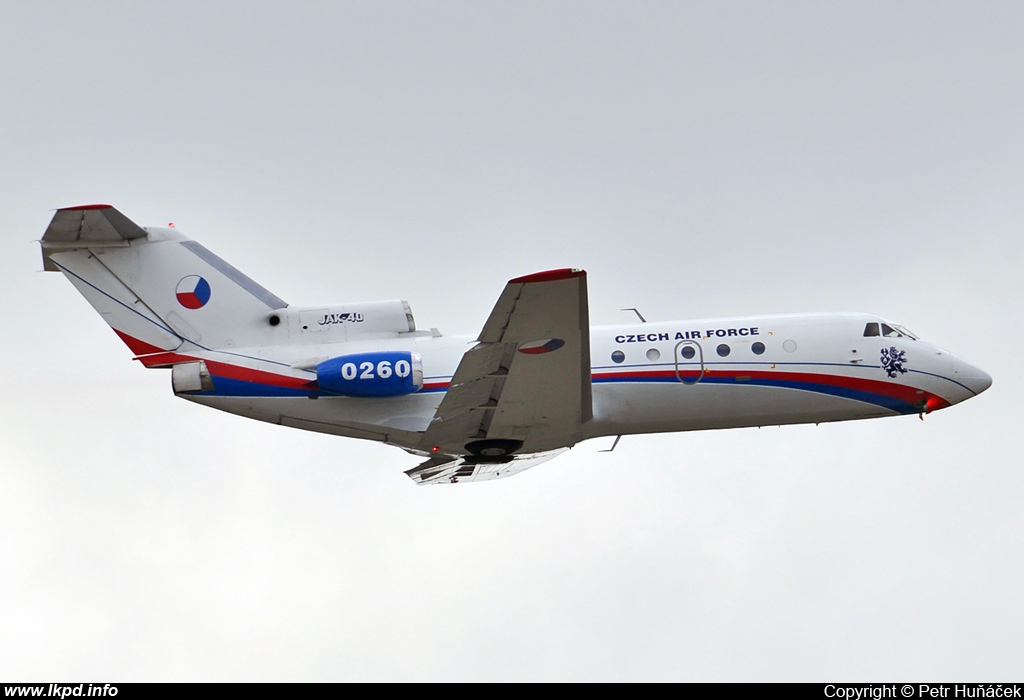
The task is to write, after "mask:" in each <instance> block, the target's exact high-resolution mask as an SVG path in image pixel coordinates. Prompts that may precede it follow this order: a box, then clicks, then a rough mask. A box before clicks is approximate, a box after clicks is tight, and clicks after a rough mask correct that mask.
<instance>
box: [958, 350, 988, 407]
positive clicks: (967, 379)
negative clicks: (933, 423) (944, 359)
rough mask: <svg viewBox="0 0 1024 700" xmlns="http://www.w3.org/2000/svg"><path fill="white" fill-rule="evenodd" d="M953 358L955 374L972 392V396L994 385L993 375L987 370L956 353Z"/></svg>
mask: <svg viewBox="0 0 1024 700" xmlns="http://www.w3.org/2000/svg"><path fill="white" fill-rule="evenodd" d="M951 359H952V360H953V376H954V377H956V381H958V382H959V383H960V384H961V385H962V386H964V387H966V388H967V389H968V390H969V391H970V392H971V395H972V396H977V395H978V394H980V393H981V392H983V391H985V390H986V389H988V388H989V387H990V386H992V377H991V376H990V375H989V374H988V372H986V371H985V370H983V369H979V368H978V367H975V366H974V365H972V364H971V363H969V362H965V361H964V360H962V359H960V358H959V357H956V356H955V355H954V356H952V357H951ZM965 398H966V397H965Z"/></svg>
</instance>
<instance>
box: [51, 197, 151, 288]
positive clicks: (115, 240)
mask: <svg viewBox="0 0 1024 700" xmlns="http://www.w3.org/2000/svg"><path fill="white" fill-rule="evenodd" d="M145 237H146V231H145V230H144V229H143V228H142V227H141V226H139V225H138V224H136V223H134V222H133V221H132V220H131V219H129V218H128V217H127V216H125V215H124V214H122V213H121V212H119V211H118V210H117V209H115V208H114V207H112V206H110V205H109V204H88V205H85V206H81V207H68V208H66V209H58V210H57V212H56V213H55V214H54V215H53V220H52V221H50V225H49V226H47V227H46V233H44V234H43V239H42V243H43V268H44V269H45V270H47V271H49V272H56V271H57V270H58V269H59V268H58V267H57V266H56V265H54V264H53V263H52V262H51V261H50V254H51V253H56V252H60V251H65V250H76V249H78V248H85V247H108V246H127V245H128V241H130V240H132V239H135V238H145Z"/></svg>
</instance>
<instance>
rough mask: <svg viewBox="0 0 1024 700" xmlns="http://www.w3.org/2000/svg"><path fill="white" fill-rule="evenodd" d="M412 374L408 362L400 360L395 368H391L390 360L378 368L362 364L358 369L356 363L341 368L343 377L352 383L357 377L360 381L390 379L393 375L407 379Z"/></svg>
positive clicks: (368, 363)
mask: <svg viewBox="0 0 1024 700" xmlns="http://www.w3.org/2000/svg"><path fill="white" fill-rule="evenodd" d="M374 369H376V372H377V373H376V374H374ZM411 372H412V365H410V364H409V361H408V360H399V361H398V362H396V363H395V366H394V368H392V367H391V362H389V361H388V360H382V361H380V362H378V363H377V367H376V368H374V366H373V363H372V362H360V363H359V366H358V367H357V366H356V363H355V362H346V363H345V364H343V365H342V366H341V377H342V379H344V380H346V381H352V380H353V379H356V377H358V378H359V379H388V378H390V377H391V375H392V374H395V375H396V376H398V377H402V378H405V377H408V376H409V374H410V373H411Z"/></svg>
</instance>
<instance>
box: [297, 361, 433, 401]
mask: <svg viewBox="0 0 1024 700" xmlns="http://www.w3.org/2000/svg"><path fill="white" fill-rule="evenodd" d="M316 383H317V385H318V386H319V387H320V389H321V391H326V392H328V393H330V394H341V395H343V396H402V395H403V394H412V393H413V392H416V391H419V390H420V389H422V388H423V361H422V360H421V359H420V356H419V355H417V354H416V353H414V352H361V353H356V354H353V355H342V356H341V357H334V358H332V359H330V360H326V361H324V362H321V363H320V364H319V365H317V366H316Z"/></svg>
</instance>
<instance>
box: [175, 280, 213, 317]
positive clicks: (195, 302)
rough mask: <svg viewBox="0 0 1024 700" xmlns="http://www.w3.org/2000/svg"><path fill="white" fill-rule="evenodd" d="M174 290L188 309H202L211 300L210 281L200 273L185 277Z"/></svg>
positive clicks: (179, 300)
mask: <svg viewBox="0 0 1024 700" xmlns="http://www.w3.org/2000/svg"><path fill="white" fill-rule="evenodd" d="M174 292H175V295H176V296H177V297H178V303H179V304H181V305H182V306H184V307H185V308H186V309H201V308H202V307H204V306H206V302H208V301H210V283H209V282H207V281H206V280H205V279H203V278H202V277H200V276H199V275H189V276H188V277H183V278H182V279H181V281H180V282H178V288H177V289H175V290H174Z"/></svg>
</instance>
